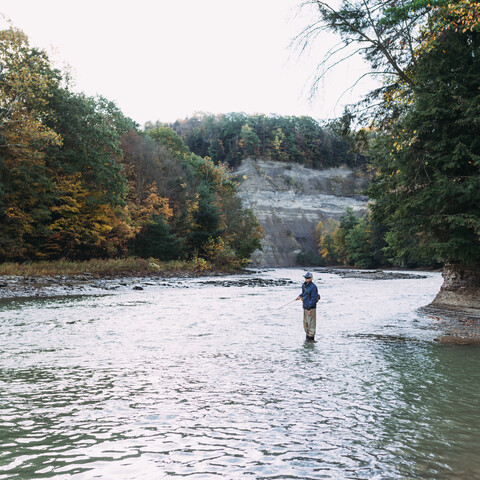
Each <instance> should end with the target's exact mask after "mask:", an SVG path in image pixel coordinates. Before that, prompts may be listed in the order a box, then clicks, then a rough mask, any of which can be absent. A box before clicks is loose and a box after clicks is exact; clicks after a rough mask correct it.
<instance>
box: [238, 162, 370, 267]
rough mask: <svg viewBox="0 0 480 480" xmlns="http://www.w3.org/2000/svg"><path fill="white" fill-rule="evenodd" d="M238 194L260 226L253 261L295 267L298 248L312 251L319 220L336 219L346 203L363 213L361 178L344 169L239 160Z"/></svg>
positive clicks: (314, 250) (267, 265)
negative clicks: (260, 237) (258, 246)
mask: <svg viewBox="0 0 480 480" xmlns="http://www.w3.org/2000/svg"><path fill="white" fill-rule="evenodd" d="M235 174H236V175H237V177H238V181H239V183H240V187H239V196H240V197H241V199H242V201H243V203H244V206H245V207H248V208H251V209H252V210H253V211H254V212H255V214H256V215H257V218H258V220H259V222H260V224H261V225H262V226H263V228H264V229H265V238H264V239H263V242H262V244H263V252H261V251H257V252H255V253H254V255H253V257H252V265H255V266H259V267H288V266H294V265H296V264H297V263H296V258H297V254H298V253H300V252H308V251H312V252H315V253H316V252H317V244H316V240H315V228H316V226H317V224H318V222H319V221H322V222H325V220H327V219H328V218H334V219H337V220H338V219H340V217H341V216H342V215H343V213H344V211H345V207H347V206H350V207H351V208H352V209H353V211H354V212H356V213H358V214H359V215H361V214H363V213H365V212H366V207H367V201H368V199H367V197H365V196H362V195H361V194H360V192H361V191H362V189H363V188H364V187H365V186H366V180H365V179H363V178H361V177H359V176H357V175H355V173H354V172H353V171H352V170H350V169H348V168H331V169H327V170H312V169H308V168H305V167H303V166H301V165H296V164H285V163H279V162H272V161H265V160H251V159H248V160H244V161H243V162H242V165H241V166H240V168H239V169H238V170H237V171H236V172H235Z"/></svg>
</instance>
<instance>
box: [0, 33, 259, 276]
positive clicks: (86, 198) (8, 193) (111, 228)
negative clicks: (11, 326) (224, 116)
mask: <svg viewBox="0 0 480 480" xmlns="http://www.w3.org/2000/svg"><path fill="white" fill-rule="evenodd" d="M0 225H1V231H0V262H6V261H17V262H26V261H38V260H55V259H70V260H76V261H79V260H88V259H94V258H98V259H105V258H121V257H126V256H136V257H140V258H155V259H160V260H175V259H186V260H189V261H192V262H196V264H197V265H198V266H199V268H200V269H201V268H204V267H205V268H206V266H207V265H209V264H210V265H214V266H215V267H216V268H224V267H229V268H238V267H241V266H243V265H245V263H246V262H248V259H249V257H250V255H251V253H252V252H253V251H254V250H255V249H257V248H259V247H260V238H261V237H262V229H261V227H260V226H259V224H258V221H257V220H256V218H255V216H254V215H253V213H252V211H250V210H248V209H244V208H243V207H242V204H241V201H240V199H239V198H238V196H237V186H236V184H235V182H234V181H233V179H232V178H231V175H230V172H229V168H228V166H227V165H226V164H225V163H224V162H221V161H215V162H214V161H213V160H212V159H211V158H209V157H208V156H199V155H196V154H194V153H192V151H191V150H190V149H189V148H188V146H187V145H186V144H185V143H184V141H183V140H182V139H181V138H180V136H179V135H178V134H177V133H176V132H175V131H173V130H172V129H170V128H168V127H165V126H157V127H155V128H150V129H148V130H147V131H145V130H140V128H139V127H138V125H136V124H135V122H133V121H132V120H131V119H129V118H127V117H126V116H125V115H123V113H122V112H121V111H120V109H119V108H118V107H117V106H116V105H115V104H114V103H112V102H110V101H108V100H107V99H105V98H102V97H95V98H92V97H88V96H86V95H84V94H79V93H74V92H73V91H72V90H71V89H70V88H69V78H68V76H67V75H65V74H62V72H60V71H59V70H57V69H55V68H53V67H52V64H51V62H50V60H49V58H48V56H47V55H46V53H45V52H44V51H41V50H38V49H36V48H35V47H33V46H31V45H30V42H29V39H28V37H27V36H26V35H25V34H24V33H23V32H22V31H20V30H18V29H16V28H14V27H11V28H8V29H5V30H3V31H1V32H0Z"/></svg>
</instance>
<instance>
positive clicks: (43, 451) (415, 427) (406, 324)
mask: <svg viewBox="0 0 480 480" xmlns="http://www.w3.org/2000/svg"><path fill="white" fill-rule="evenodd" d="M302 274H303V272H302V271H301V270H299V269H279V270H271V271H265V272H259V273H255V274H252V275H251V276H252V277H255V278H256V279H263V280H264V283H263V284H259V283H258V282H257V284H256V286H248V285H243V286H242V285H241V284H238V283H237V280H239V279H245V277H243V276H242V277H240V276H239V277H235V276H232V277H225V278H221V279H215V280H217V281H216V282H215V281H214V282H213V283H212V278H208V279H207V278H200V279H180V280H177V281H171V282H170V283H169V284H160V283H158V284H156V283H155V282H151V284H150V285H146V286H144V290H138V291H137V290H132V289H130V288H129V289H123V290H121V291H118V292H115V293H113V294H108V295H107V294H105V295H96V296H95V295H86V296H76V297H75V296H70V297H58V298H45V299H38V298H37V299H31V298H30V299H28V298H25V299H17V300H9V301H5V300H4V301H2V303H0V339H1V346H0V369H1V370H0V375H1V376H0V382H1V426H0V444H1V450H0V479H9V480H10V479H30V478H31V479H38V478H58V479H60V478H65V479H66V478H68V479H88V480H90V479H94V478H95V479H96V478H99V479H162V478H170V477H178V478H182V477H186V478H189V479H210V478H226V479H230V478H231V479H235V478H246V479H248V478H252V479H284V478H285V479H286V478H290V479H302V480H305V479H323V478H325V479H366V480H367V479H368V480H372V479H436V480H438V479H440V480H442V479H459V480H460V479H462V480H465V479H477V478H478V479H480V456H479V455H478V451H479V450H478V449H479V435H480V433H479V432H480V415H479V414H478V399H479V398H480V354H479V350H478V348H475V347H471V346H441V345H438V344H436V343H435V342H434V340H433V339H434V338H435V336H436V335H437V332H436V331H435V330H434V329H432V322H433V320H432V319H431V318H429V315H427V313H425V312H424V311H422V310H421V309H419V307H422V306H423V305H426V304H428V303H429V302H430V301H431V300H432V299H433V298H434V296H435V294H436V292H437V291H438V289H439V287H440V285H441V281H442V280H441V276H440V274H438V273H428V274H425V277H424V278H415V277H412V278H407V279H392V280H365V279H358V278H343V277H342V276H339V275H335V274H332V273H325V272H321V271H319V272H318V273H317V272H315V275H314V282H316V284H317V286H318V287H319V290H320V292H321V295H322V300H321V302H320V304H319V306H318V314H317V318H318V320H317V336H316V342H315V343H306V342H305V335H304V332H303V326H302V317H301V315H302V313H301V306H300V302H293V303H290V304H288V305H286V306H283V305H284V304H287V303H288V302H289V301H291V300H293V299H294V298H295V297H296V296H297V295H298V294H299V292H300V285H301V282H302ZM269 282H270V285H268V283H269ZM262 285H263V286H262Z"/></svg>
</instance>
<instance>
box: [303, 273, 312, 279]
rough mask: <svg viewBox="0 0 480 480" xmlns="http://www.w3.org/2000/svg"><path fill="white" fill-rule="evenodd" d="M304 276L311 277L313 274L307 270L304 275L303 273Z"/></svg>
mask: <svg viewBox="0 0 480 480" xmlns="http://www.w3.org/2000/svg"><path fill="white" fill-rule="evenodd" d="M304 277H305V278H313V275H312V274H311V273H310V272H307V273H306V274H305V275H304Z"/></svg>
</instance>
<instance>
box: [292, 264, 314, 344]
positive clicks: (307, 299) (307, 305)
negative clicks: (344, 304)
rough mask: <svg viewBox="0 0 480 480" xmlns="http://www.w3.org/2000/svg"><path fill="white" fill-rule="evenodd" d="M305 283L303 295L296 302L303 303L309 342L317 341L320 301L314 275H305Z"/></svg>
mask: <svg viewBox="0 0 480 480" xmlns="http://www.w3.org/2000/svg"><path fill="white" fill-rule="evenodd" d="M304 278H305V283H304V284H303V285H302V293H301V294H300V295H299V296H298V297H297V298H296V300H300V299H301V300H302V302H303V328H304V329H305V333H306V334H307V341H308V342H313V341H314V340H315V330H316V327H317V302H318V300H319V298H318V297H319V295H318V289H317V286H316V285H315V284H314V283H313V282H312V278H313V275H312V274H311V273H310V272H307V273H306V274H305V275H304Z"/></svg>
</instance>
